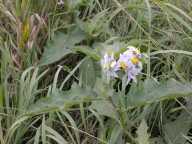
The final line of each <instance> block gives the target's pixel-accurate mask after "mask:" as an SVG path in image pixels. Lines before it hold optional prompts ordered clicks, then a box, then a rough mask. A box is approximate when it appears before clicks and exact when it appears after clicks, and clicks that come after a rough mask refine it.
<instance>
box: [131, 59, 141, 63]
mask: <svg viewBox="0 0 192 144" xmlns="http://www.w3.org/2000/svg"><path fill="white" fill-rule="evenodd" d="M131 62H132V63H133V64H138V63H139V59H138V58H137V57H133V58H131Z"/></svg>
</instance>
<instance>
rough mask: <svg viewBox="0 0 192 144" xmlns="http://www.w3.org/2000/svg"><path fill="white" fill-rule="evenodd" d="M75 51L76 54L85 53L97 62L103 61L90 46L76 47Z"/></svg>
mask: <svg viewBox="0 0 192 144" xmlns="http://www.w3.org/2000/svg"><path fill="white" fill-rule="evenodd" d="M74 50H75V51H76V52H80V53H83V54H85V55H87V56H89V57H91V58H93V59H94V60H96V61H99V60H100V59H101V57H100V55H99V54H98V53H97V52H96V51H95V50H94V49H91V48H90V47H88V46H76V47H75V48H74Z"/></svg>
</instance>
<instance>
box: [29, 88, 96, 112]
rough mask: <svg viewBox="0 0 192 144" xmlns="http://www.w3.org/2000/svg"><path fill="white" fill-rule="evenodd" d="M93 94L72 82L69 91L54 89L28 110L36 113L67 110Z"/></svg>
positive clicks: (88, 99)
mask: <svg viewBox="0 0 192 144" xmlns="http://www.w3.org/2000/svg"><path fill="white" fill-rule="evenodd" d="M93 96H94V93H92V92H91V91H90V90H89V89H83V88H81V87H79V86H78V85H77V84H74V85H73V86H72V88H71V89H70V90H69V91H60V90H58V89H56V90H54V91H53V92H51V94H50V95H49V96H48V97H46V98H42V99H40V100H38V101H37V102H36V103H35V104H33V105H31V106H30V107H29V111H28V112H29V113H30V114H31V113H32V114H37V113H44V112H48V111H54V110H60V109H64V110H68V109H69V108H71V107H72V106H74V105H77V104H80V103H82V102H86V101H90V100H91V99H92V98H93Z"/></svg>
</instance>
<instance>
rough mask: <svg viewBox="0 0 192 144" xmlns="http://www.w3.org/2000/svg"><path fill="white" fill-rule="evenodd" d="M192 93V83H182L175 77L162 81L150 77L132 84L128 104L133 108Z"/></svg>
mask: <svg viewBox="0 0 192 144" xmlns="http://www.w3.org/2000/svg"><path fill="white" fill-rule="evenodd" d="M191 94H192V86H191V85H190V84H182V83H180V82H178V81H176V80H174V79H170V80H168V81H166V82H162V83H158V82H157V81H155V80H153V79H148V80H145V81H144V82H140V83H139V84H138V85H137V84H133V85H132V87H131V89H130V91H129V93H128V95H127V104H128V107H129V108H131V107H136V106H141V105H145V104H147V103H154V102H158V101H162V100H166V99H174V98H177V97H183V96H190V95H191Z"/></svg>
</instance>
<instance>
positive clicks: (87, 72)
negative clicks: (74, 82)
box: [80, 58, 96, 88]
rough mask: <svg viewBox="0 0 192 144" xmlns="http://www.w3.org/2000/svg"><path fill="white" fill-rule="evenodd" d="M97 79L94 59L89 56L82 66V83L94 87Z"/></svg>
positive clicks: (84, 85)
mask: <svg viewBox="0 0 192 144" xmlns="http://www.w3.org/2000/svg"><path fill="white" fill-rule="evenodd" d="M95 81H96V76H95V66H94V63H93V60H92V59H90V58H87V59H86V60H85V61H84V62H83V63H82V64H81V66H80V83H81V85H82V86H83V87H90V88H91V87H94V85H95Z"/></svg>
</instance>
